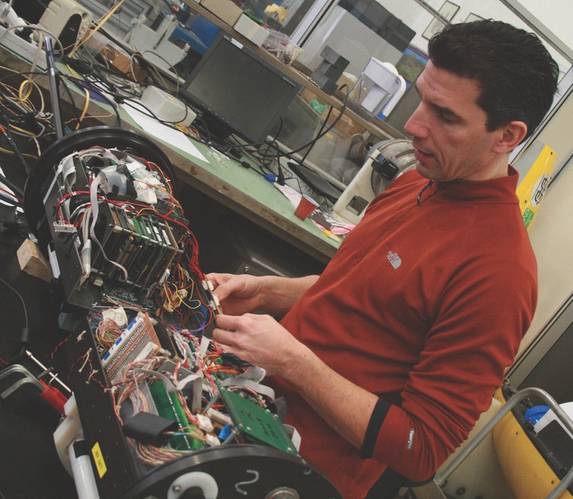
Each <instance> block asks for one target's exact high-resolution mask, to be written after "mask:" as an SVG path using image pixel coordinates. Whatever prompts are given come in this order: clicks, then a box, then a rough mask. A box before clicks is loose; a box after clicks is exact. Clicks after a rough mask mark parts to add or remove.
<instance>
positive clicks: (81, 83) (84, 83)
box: [62, 75, 122, 128]
mask: <svg viewBox="0 0 573 499" xmlns="http://www.w3.org/2000/svg"><path fill="white" fill-rule="evenodd" d="M62 76H64V77H65V78H67V79H68V80H70V81H71V82H72V83H75V84H76V85H78V86H80V87H82V88H87V90H88V91H93V92H95V93H97V94H98V95H99V96H101V97H102V98H103V99H104V100H105V101H106V102H107V103H108V104H109V105H110V106H111V108H112V109H113V111H114V112H115V117H116V120H117V126H118V127H119V128H121V127H122V121H121V116H120V114H119V109H118V106H117V103H116V102H114V101H113V100H111V99H110V98H109V97H108V96H107V95H105V94H104V93H103V92H102V90H100V89H99V88H97V87H95V86H94V85H93V84H92V83H91V82H89V81H87V80H83V79H80V78H75V77H73V76H69V75H62Z"/></svg>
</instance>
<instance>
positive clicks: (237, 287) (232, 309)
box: [207, 274, 262, 315]
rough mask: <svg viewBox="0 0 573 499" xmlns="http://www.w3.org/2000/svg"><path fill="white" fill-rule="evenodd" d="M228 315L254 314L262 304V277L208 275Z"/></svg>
mask: <svg viewBox="0 0 573 499" xmlns="http://www.w3.org/2000/svg"><path fill="white" fill-rule="evenodd" d="M207 279H208V280H209V281H211V282H212V283H213V286H214V288H215V294H216V295H217V298H219V301H220V302H221V307H222V308H223V311H224V312H225V313H226V314H231V315H241V314H244V313H247V312H254V311H255V310H257V308H259V307H260V306H261V304H262V296H261V283H260V279H261V278H260V277H255V276H252V275H248V274H241V275H234V274H208V275H207Z"/></svg>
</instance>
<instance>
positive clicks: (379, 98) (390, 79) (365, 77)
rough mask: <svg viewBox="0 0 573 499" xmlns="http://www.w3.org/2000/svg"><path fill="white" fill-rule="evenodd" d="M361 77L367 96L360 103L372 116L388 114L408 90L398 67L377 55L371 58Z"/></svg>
mask: <svg viewBox="0 0 573 499" xmlns="http://www.w3.org/2000/svg"><path fill="white" fill-rule="evenodd" d="M361 78H362V84H363V86H364V87H365V93H366V97H364V99H362V101H361V102H360V105H361V106H362V107H363V108H364V109H366V111H368V112H369V113H371V114H372V116H378V115H379V114H383V116H384V117H386V116H388V114H390V112H391V111H392V109H393V108H394V106H395V105H396V103H397V102H398V101H399V100H400V98H401V97H402V95H404V92H405V91H406V82H405V80H404V78H402V77H401V76H400V75H399V74H398V71H397V70H396V68H395V67H394V66H393V65H392V64H390V63H387V62H382V61H380V60H378V59H376V58H375V57H372V58H371V59H370V62H368V64H367V65H366V67H365V68H364V71H363V72H362V76H361Z"/></svg>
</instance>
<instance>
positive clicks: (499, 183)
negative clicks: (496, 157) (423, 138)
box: [418, 165, 519, 204]
mask: <svg viewBox="0 0 573 499" xmlns="http://www.w3.org/2000/svg"><path fill="white" fill-rule="evenodd" d="M518 179H519V174H518V172H517V170H516V169H515V168H513V166H511V165H509V166H508V174H507V176H505V177H499V178H494V179H491V180H452V181H450V182H429V183H428V184H426V185H425V186H424V188H423V189H422V190H421V191H420V193H419V195H418V197H419V201H420V202H423V201H424V200H426V199H428V198H430V197H433V196H435V195H437V196H438V197H445V198H448V199H455V200H457V201H470V202H472V203H487V204H491V203H505V204H518V200H517V196H516V195H515V189H516V187H517V181H518Z"/></svg>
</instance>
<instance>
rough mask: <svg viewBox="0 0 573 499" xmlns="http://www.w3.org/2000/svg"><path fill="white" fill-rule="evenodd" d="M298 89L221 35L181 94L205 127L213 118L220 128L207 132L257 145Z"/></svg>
mask: <svg viewBox="0 0 573 499" xmlns="http://www.w3.org/2000/svg"><path fill="white" fill-rule="evenodd" d="M299 88H300V87H299V86H298V85H297V84H295V83H294V82H293V81H291V80H289V79H288V78H287V77H286V76H284V75H283V74H282V73H281V72H280V71H279V70H278V69H276V68H274V67H273V66H272V65H271V64H270V63H268V62H266V61H264V60H262V59H261V58H260V57H258V56H257V55H256V54H255V53H254V52H253V51H251V50H250V49H248V48H247V47H245V46H244V45H243V44H241V43H239V42H238V41H236V40H234V39H232V38H230V37H228V36H226V35H221V37H220V38H219V39H218V40H217V41H216V42H215V43H214V44H213V46H212V47H211V48H210V49H209V51H208V52H207V53H206V54H205V55H204V56H203V58H202V59H201V61H200V62H199V64H198V65H197V67H196V68H195V70H194V71H193V72H192V73H191V76H190V77H189V78H188V80H187V82H186V83H185V86H184V89H183V91H182V95H183V96H184V97H185V98H186V99H188V100H189V101H190V103H191V105H195V106H197V107H199V108H200V109H202V110H203V111H205V112H206V118H211V122H212V118H213V117H214V118H216V121H218V122H219V124H224V127H218V128H219V130H214V129H213V128H215V127H214V126H213V127H211V126H209V129H210V132H212V133H214V134H215V135H228V134H229V133H236V134H237V135H239V136H241V137H242V138H243V139H245V140H247V141H248V142H250V143H253V144H259V143H263V142H264V141H265V138H266V137H267V135H268V134H269V132H270V130H271V128H272V126H273V125H274V124H275V123H276V121H277V120H278V119H279V117H280V115H281V113H283V112H284V111H285V109H286V108H287V106H288V105H289V104H290V103H291V101H292V100H293V99H294V98H295V96H296V94H297V93H298V91H299ZM225 129H226V130H225ZM225 132H226V133H225Z"/></svg>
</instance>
